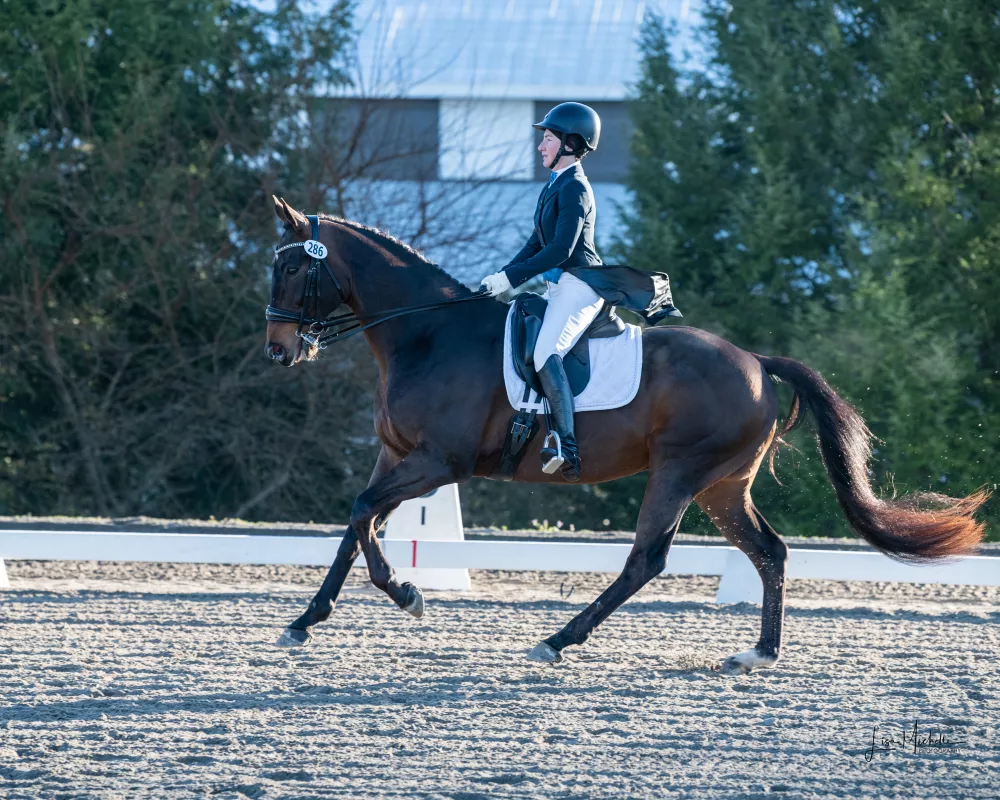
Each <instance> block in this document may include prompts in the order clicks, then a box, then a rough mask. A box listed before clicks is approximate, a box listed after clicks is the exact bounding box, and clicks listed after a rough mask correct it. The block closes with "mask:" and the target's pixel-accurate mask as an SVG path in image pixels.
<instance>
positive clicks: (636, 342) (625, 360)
mask: <svg viewBox="0 0 1000 800" xmlns="http://www.w3.org/2000/svg"><path fill="white" fill-rule="evenodd" d="M513 313H514V306H513V305H512V306H511V307H510V311H508V312H507V326H506V328H505V330H504V337H503V380H504V383H505V384H506V386H507V399H508V400H509V401H510V405H511V408H514V409H520V408H526V409H528V410H534V411H538V412H539V413H544V409H543V408H542V398H541V396H540V395H538V394H536V393H535V392H531V393H530V395H529V397H528V402H526V403H525V402H522V399H523V398H524V389H525V383H524V381H523V380H521V376H520V375H518V374H517V370H516V369H514V358H513V355H512V351H511V347H510V321H511V317H512V315H513ZM640 378H642V328H640V327H639V326H638V325H629V324H627V323H626V325H625V332H624V333H622V334H621V335H619V336H616V337H614V338H613V339H591V340H590V382H589V383H588V384H587V388H586V389H584V390H583V392H581V393H580V394H579V395H577V397H576V398H575V399H574V402H573V405H574V407H575V409H576V410H577V411H607V410H608V409H612V408H621V407H622V406H627V405H628V404H629V403H631V402H632V400H633V399H634V398H635V396H636V394H637V393H638V391H639V380H640Z"/></svg>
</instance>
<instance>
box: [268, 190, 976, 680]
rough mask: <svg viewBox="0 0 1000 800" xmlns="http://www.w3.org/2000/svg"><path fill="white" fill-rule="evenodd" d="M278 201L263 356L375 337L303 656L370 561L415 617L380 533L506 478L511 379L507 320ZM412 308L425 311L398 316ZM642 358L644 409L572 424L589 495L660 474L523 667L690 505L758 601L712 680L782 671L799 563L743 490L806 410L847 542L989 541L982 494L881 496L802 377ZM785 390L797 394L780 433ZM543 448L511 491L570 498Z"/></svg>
mask: <svg viewBox="0 0 1000 800" xmlns="http://www.w3.org/2000/svg"><path fill="white" fill-rule="evenodd" d="M273 201H274V212H275V214H276V215H277V217H278V219H279V220H280V222H281V223H283V226H284V227H283V231H282V234H281V239H280V241H279V245H278V247H277V248H276V254H275V259H274V264H273V267H272V279H271V281H272V282H271V305H270V306H269V307H268V313H267V317H268V325H267V343H266V345H265V352H266V355H267V356H268V357H269V358H271V359H273V360H274V361H276V362H278V363H280V364H282V365H284V366H289V367H290V366H293V365H295V364H297V363H299V362H300V361H309V360H312V359H314V358H316V356H317V355H318V351H319V346H318V345H319V342H318V341H317V338H318V337H317V333H316V332H317V331H318V330H319V329H320V327H321V326H318V325H315V326H314V325H313V323H315V322H318V321H321V320H325V319H326V318H327V317H328V316H329V315H330V314H331V313H332V312H333V311H334V310H336V309H337V308H339V307H340V306H341V305H342V304H346V305H347V306H348V307H349V308H350V309H351V311H352V312H353V313H352V314H350V315H347V318H348V319H349V320H350V321H352V322H354V324H355V326H357V325H361V324H364V325H365V326H366V327H365V328H364V329H363V330H361V331H360V332H363V334H364V336H365V337H366V339H367V341H368V344H369V345H370V347H371V350H372V353H373V354H374V356H375V360H376V362H377V364H378V372H379V378H378V385H377V388H376V392H375V413H374V418H375V419H374V421H375V430H376V432H377V434H378V438H379V440H380V441H381V444H382V447H381V451H380V452H379V455H378V459H377V461H376V464H375V469H374V471H373V472H372V476H371V480H370V481H369V484H368V488H367V489H366V490H365V491H363V492H362V493H361V494H360V495H359V496H358V498H357V499H356V501H355V502H354V506H353V509H352V511H351V518H350V525H349V527H348V528H347V532H346V534H345V535H344V538H343V540H342V541H341V543H340V547H339V550H338V552H337V556H336V560H335V561H334V563H333V565H332V566H331V567H330V571H329V573H328V574H327V576H326V579H325V580H324V581H323V585H322V586H321V587H320V589H319V591H318V592H317V593H316V596H315V597H314V598H313V599H312V601H311V602H310V603H309V607H308V608H307V609H306V611H305V613H303V614H302V615H301V616H300V617H299V618H298V619H296V620H295V621H294V622H292V623H291V625H289V626H288V628H286V629H285V631H284V632H283V633H282V635H281V638H280V639H279V642H278V644H280V645H283V646H295V645H300V644H304V643H306V642H307V641H309V639H311V638H312V636H313V633H312V629H313V626H315V625H316V624H317V623H320V622H323V621H324V620H326V619H327V618H328V617H329V616H330V615H331V613H332V612H333V608H334V605H335V603H336V600H337V596H338V594H339V592H340V589H341V586H342V585H343V583H344V580H345V578H346V577H347V573H348V571H349V570H350V569H351V565H352V564H353V563H354V561H355V559H356V558H357V557H358V554H359V553H362V552H363V553H364V556H365V560H366V562H367V564H368V572H369V575H370V577H371V581H372V583H373V584H374V585H375V586H376V587H378V588H379V589H381V590H382V591H384V592H385V593H386V594H388V595H389V597H390V598H391V599H392V600H393V601H394V602H395V603H396V604H397V605H398V606H399V607H400V608H401V609H404V610H405V611H408V612H409V613H410V614H412V615H413V616H415V617H420V616H422V614H423V611H424V601H423V597H422V595H421V593H420V590H419V589H417V587H415V586H413V585H412V584H410V583H402V584H401V583H399V581H397V579H396V577H395V575H394V573H393V570H392V567H391V566H390V565H389V563H388V562H387V560H386V558H385V555H384V553H383V552H382V549H381V547H380V546H379V542H378V539H377V538H376V532H377V531H378V530H379V529H380V528H381V527H382V525H384V524H385V521H386V519H387V518H388V517H389V515H390V514H391V513H392V512H393V510H395V509H396V508H397V507H398V506H399V504H400V503H402V502H403V501H405V500H409V499H412V498H416V497H420V496H421V495H425V494H427V493H428V492H430V491H432V490H433V489H436V488H438V487H440V486H444V485H446V484H450V483H463V482H465V481H468V480H469V479H470V478H472V477H486V476H488V475H490V473H491V472H492V471H493V470H494V468H495V467H496V466H497V464H498V462H499V460H500V457H501V452H502V450H503V444H504V439H505V434H506V429H507V424H508V420H509V418H510V416H511V414H512V409H511V407H510V403H509V401H508V399H507V393H506V390H505V388H504V380H503V370H502V358H503V351H504V347H503V344H504V342H503V338H504V329H505V320H506V315H507V310H508V307H507V306H506V305H504V304H502V303H498V302H496V301H492V300H490V299H488V298H487V299H482V298H478V297H475V296H474V295H473V293H472V292H471V291H470V290H469V289H468V288H466V287H465V286H464V285H462V284H461V283H459V282H458V281H457V280H455V279H454V278H452V277H450V276H449V275H448V274H447V273H445V272H444V271H443V270H441V269H439V268H438V267H437V266H435V265H434V264H432V263H431V262H429V261H428V260H427V259H425V258H424V257H423V256H421V255H420V254H419V253H417V252H416V251H415V250H413V249H412V248H410V247H408V246H407V245H405V244H404V243H402V242H400V241H398V240H397V239H395V238H393V237H391V236H389V235H388V234H385V233H382V232H380V231H377V230H374V229H372V228H368V227H366V226H364V225H361V224H359V223H356V222H350V221H347V220H344V219H339V218H336V217H330V216H326V215H319V216H316V217H312V218H307V217H306V216H304V215H303V214H301V213H299V212H298V211H296V210H295V209H294V208H292V207H291V206H290V205H288V203H286V202H285V201H284V200H279V199H277V198H273ZM465 300H468V302H464V301H465ZM413 308H426V309H428V310H424V311H421V312H420V313H406V312H405V311H403V312H399V313H396V312H397V311H398V310H399V309H404V310H405V309H413ZM310 314H311V315H312V316H309V315H310ZM338 319H344V318H338ZM359 330H360V329H358V330H355V331H354V332H359ZM642 347H643V370H642V377H641V383H640V388H639V392H638V394H637V395H636V397H635V399H634V400H632V402H630V403H629V404H628V405H626V406H624V407H622V408H618V409H615V410H610V411H588V412H585V413H582V414H578V416H577V423H576V424H577V437H578V442H579V447H580V452H581V455H582V457H583V473H582V476H581V482H583V483H599V482H602V481H611V480H615V479H616V478H621V477H623V476H626V475H633V474H635V473H638V472H642V471H644V470H645V471H648V473H649V479H648V483H647V485H646V490H645V495H644V497H643V500H642V505H641V507H640V510H639V517H638V522H637V525H636V532H635V543H634V545H633V547H632V549H631V551H630V553H629V555H628V558H627V560H626V563H625V566H624V569H623V570H622V572H621V574H620V575H619V576H618V577H617V578H616V579H615V580H614V581H613V582H612V583H611V585H610V586H609V587H608V588H607V589H606V590H605V591H604V592H603V593H602V594H601V595H600V597H598V598H597V600H595V601H594V602H593V603H591V604H590V605H589V606H588V607H587V608H586V609H584V610H583V611H582V612H580V613H579V614H578V615H577V616H576V617H574V618H573V619H572V620H571V621H570V622H569V623H568V624H567V625H566V626H565V627H564V628H563V629H562V630H561V631H559V632H558V633H556V634H555V635H553V636H550V637H549V638H548V639H545V640H544V641H543V642H540V643H539V644H538V645H536V646H535V647H534V648H533V649H532V650H531V651H530V652H529V654H528V658H529V659H531V660H533V661H540V662H550V663H551V662H557V661H560V660H561V659H562V658H563V656H562V653H563V650H564V649H565V648H566V647H569V646H572V645H580V644H583V643H584V642H585V641H586V640H587V638H588V637H589V636H590V634H591V632H592V631H593V630H594V628H595V627H596V626H598V625H599V624H600V623H601V622H603V621H604V620H605V619H607V617H608V616H609V615H610V614H611V613H612V612H613V611H614V610H615V609H617V608H618V607H619V606H621V605H622V604H623V603H624V602H625V601H626V600H628V599H629V598H630V597H631V596H632V595H634V594H635V593H636V592H637V591H639V589H640V588H642V586H643V585H645V584H646V583H647V582H648V581H649V580H651V579H652V578H654V577H655V576H657V575H659V574H660V573H661V572H662V571H663V569H664V568H665V566H666V563H667V553H668V550H669V549H670V544H671V542H672V541H673V539H674V536H675V534H676V533H677V530H678V528H679V526H680V524H681V518H682V517H683V516H684V512H685V510H686V509H687V508H688V506H689V505H690V504H691V503H692V502H695V503H697V504H698V505H699V506H700V507H701V508H702V509H703V510H704V511H705V513H706V514H707V515H708V516H709V518H710V519H711V520H712V522H713V523H714V524H715V525H716V526H717V527H718V529H719V531H720V532H721V533H722V535H723V536H724V537H725V538H726V539H727V540H728V541H729V542H731V543H732V544H733V545H735V546H736V547H738V548H739V549H740V550H741V551H742V552H744V553H745V554H746V555H747V557H748V558H749V559H750V560H751V562H752V563H753V565H754V567H755V568H756V569H757V572H758V574H759V575H760V579H761V581H762V583H763V589H764V594H763V606H762V623H761V633H760V639H759V640H758V642H757V644H756V645H755V646H754V647H753V648H752V649H750V650H748V651H746V652H743V653H739V654H737V655H733V656H729V657H728V658H726V659H724V660H723V661H722V662H721V663H720V664H719V665H718V666H717V667H716V669H718V670H719V671H720V672H722V673H723V674H731V675H736V674H743V673H747V672H750V671H752V670H754V669H757V668H764V667H773V666H774V664H775V663H776V662H777V661H778V657H779V654H780V652H781V635H782V624H783V620H784V606H785V574H786V566H787V563H788V547H787V546H786V545H785V543H784V542H783V541H782V540H781V539H780V538H779V536H778V534H777V533H776V532H775V530H774V529H773V528H772V527H771V526H770V525H769V524H768V522H767V520H765V519H764V517H763V515H762V514H761V513H760V511H758V510H757V508H756V507H755V506H754V503H753V500H752V498H751V496H750V487H751V486H752V484H753V480H754V476H755V475H756V474H757V470H758V469H759V468H760V466H761V464H762V462H763V461H764V459H765V458H767V457H768V456H769V454H770V457H771V461H770V466H771V469H772V473H773V454H774V450H775V448H776V447H777V445H778V443H779V441H780V440H781V437H783V436H784V435H785V434H787V433H788V431H789V430H791V429H792V428H793V427H794V425H795V424H797V422H799V421H800V413H799V412H800V410H802V409H804V410H806V411H809V412H811V413H812V415H813V417H814V418H815V422H816V426H817V429H818V437H817V438H818V440H819V447H820V450H821V453H822V456H823V462H824V464H825V466H826V469H827V472H828V474H829V477H830V480H831V482H832V484H833V488H834V490H835V492H836V495H837V499H838V500H839V502H840V506H841V508H842V509H843V511H844V514H845V515H846V517H847V520H848V522H849V523H850V525H851V528H852V529H853V530H854V531H855V532H856V533H858V534H859V535H860V536H861V537H862V538H864V539H865V540H866V541H867V542H869V543H870V544H871V545H872V546H873V547H874V548H876V549H877V550H879V551H881V552H882V553H884V554H886V555H887V556H889V557H891V558H894V559H897V560H901V561H906V562H917V563H922V562H931V561H935V560H938V559H942V558H948V557H953V556H961V555H966V554H969V553H972V552H974V551H975V549H976V545H977V544H978V543H979V542H980V541H981V539H982V537H983V533H984V530H983V525H982V524H981V523H980V522H977V521H976V520H975V519H974V516H973V515H974V512H975V511H976V510H977V509H978V508H979V506H980V505H981V504H982V503H983V502H984V501H985V500H986V497H987V494H986V493H985V492H984V491H982V490H981V491H979V492H976V493H975V494H972V495H970V496H968V497H964V498H959V499H955V498H950V497H946V496H943V495H938V494H921V495H916V496H913V497H910V498H908V499H905V500H894V499H882V498H879V497H878V496H876V494H875V493H874V491H873V490H872V487H871V484H870V483H869V477H868V471H867V470H868V460H869V457H870V455H871V434H870V433H869V431H868V428H867V427H866V425H865V422H864V420H863V419H862V418H861V416H860V414H859V413H858V412H857V411H856V410H855V409H854V408H853V407H852V406H851V405H849V404H848V403H847V402H846V401H844V400H843V399H842V398H840V397H839V396H838V395H837V393H836V392H835V391H834V390H833V389H832V388H831V387H830V385H829V384H828V383H827V382H826V381H825V380H824V379H823V377H822V376H821V375H820V374H819V373H817V372H815V371H814V370H812V369H810V368H809V367H807V366H806V365H804V364H802V363H800V362H798V361H794V360H792V359H788V358H779V357H768V356H762V355H756V354H754V353H749V352H746V351H744V350H741V349H740V348H738V347H736V346H735V345H733V344H730V343H729V342H727V341H725V340H724V339H721V338H719V337H717V336H714V335H712V334H710V333H707V332H705V331H702V330H698V329H697V328H690V327H681V326H670V327H664V328H645V329H644V330H643V335H642ZM595 379H597V380H599V376H598V377H597V378H595ZM774 380H780V381H784V382H785V383H787V384H788V385H790V387H791V388H792V390H793V392H794V398H793V401H792V405H791V408H790V410H789V413H788V415H787V418H786V421H785V423H784V424H783V425H782V426H781V427H780V429H779V425H778V397H777V393H776V389H775V386H774ZM542 438H543V437H541V436H538V437H536V438H535V440H534V441H533V442H532V444H531V445H530V446H529V447H528V449H527V450H526V452H525V456H524V458H523V460H522V461H521V463H520V465H519V467H518V469H517V472H516V473H515V476H514V479H515V480H518V481H527V482H531V483H552V482H560V483H561V482H563V481H562V477H561V475H559V474H553V475H547V474H545V473H543V472H542V468H541V462H540V458H539V453H538V451H539V449H540V447H541V439H542Z"/></svg>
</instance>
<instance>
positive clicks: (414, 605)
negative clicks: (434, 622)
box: [403, 583, 424, 619]
mask: <svg viewBox="0 0 1000 800" xmlns="http://www.w3.org/2000/svg"><path fill="white" fill-rule="evenodd" d="M403 611H405V612H406V613H407V614H409V615H410V616H412V617H415V618H416V619H420V618H421V617H422V616H423V615H424V595H423V592H421V591H420V590H419V589H418V588H417V587H416V586H414V585H413V584H412V583H411V584H410V595H409V600H408V601H407V603H406V605H405V606H403Z"/></svg>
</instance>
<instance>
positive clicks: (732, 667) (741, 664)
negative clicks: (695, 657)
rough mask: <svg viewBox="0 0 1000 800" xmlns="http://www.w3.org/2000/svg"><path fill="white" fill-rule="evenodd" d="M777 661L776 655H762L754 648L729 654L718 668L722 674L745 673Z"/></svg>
mask: <svg viewBox="0 0 1000 800" xmlns="http://www.w3.org/2000/svg"><path fill="white" fill-rule="evenodd" d="M777 661H778V657H777V656H764V655H761V654H760V653H758V652H757V650H756V649H754V650H747V651H746V652H745V653H739V654H738V655H735V656H729V658H727V659H726V660H725V661H723V662H722V663H721V664H720V665H719V667H718V670H719V672H720V673H722V674H723V675H746V674H747V673H748V672H753V671H754V670H755V669H769V668H771V667H773V666H774V665H775V664H776V663H777Z"/></svg>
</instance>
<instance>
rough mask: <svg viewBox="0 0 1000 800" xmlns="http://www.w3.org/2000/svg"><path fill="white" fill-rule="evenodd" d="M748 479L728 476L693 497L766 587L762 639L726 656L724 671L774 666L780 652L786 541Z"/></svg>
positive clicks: (740, 672) (742, 671)
mask: <svg viewBox="0 0 1000 800" xmlns="http://www.w3.org/2000/svg"><path fill="white" fill-rule="evenodd" d="M752 482H753V475H752V474H751V475H750V476H749V477H746V478H738V479H727V480H725V481H721V482H720V483H717V484H715V485H714V486H712V487H711V488H710V489H707V490H705V491H704V492H702V493H701V494H699V495H698V496H697V497H696V498H695V502H696V503H697V504H698V505H699V506H700V507H701V509H702V510H703V511H704V512H705V513H706V514H707V515H708V516H709V518H710V519H711V520H712V522H713V523H715V526H716V527H717V528H718V529H719V531H720V532H721V533H722V535H723V536H725V537H726V539H728V540H729V541H730V542H732V543H733V544H734V545H735V546H736V547H738V548H739V549H740V550H741V551H742V552H743V553H745V554H746V556H747V557H748V558H749V559H750V561H751V563H752V564H753V565H754V567H755V568H756V570H757V574H758V575H760V579H761V583H762V584H763V587H764V599H763V603H762V606H761V631H760V639H759V640H758V642H757V644H756V646H755V647H754V648H753V649H752V650H747V651H746V652H743V653H738V654H736V655H733V656H729V657H728V658H726V659H725V660H724V661H723V662H722V663H721V664H720V665H719V667H718V669H719V671H720V672H721V673H723V674H724V675H744V674H746V673H748V672H751V671H753V670H755V669H763V668H768V667H773V666H774V665H775V664H776V663H777V661H778V658H779V656H780V654H781V634H782V626H783V624H784V616H785V578H786V573H787V569H788V546H787V545H786V544H785V543H784V542H783V541H781V538H780V537H779V536H778V534H777V532H776V531H775V530H774V528H772V527H771V526H770V524H769V523H768V522H767V520H766V519H764V517H763V515H762V514H761V513H760V512H759V511H758V510H757V509H756V508H755V507H754V504H753V500H751V498H750V485H751V483H752Z"/></svg>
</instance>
